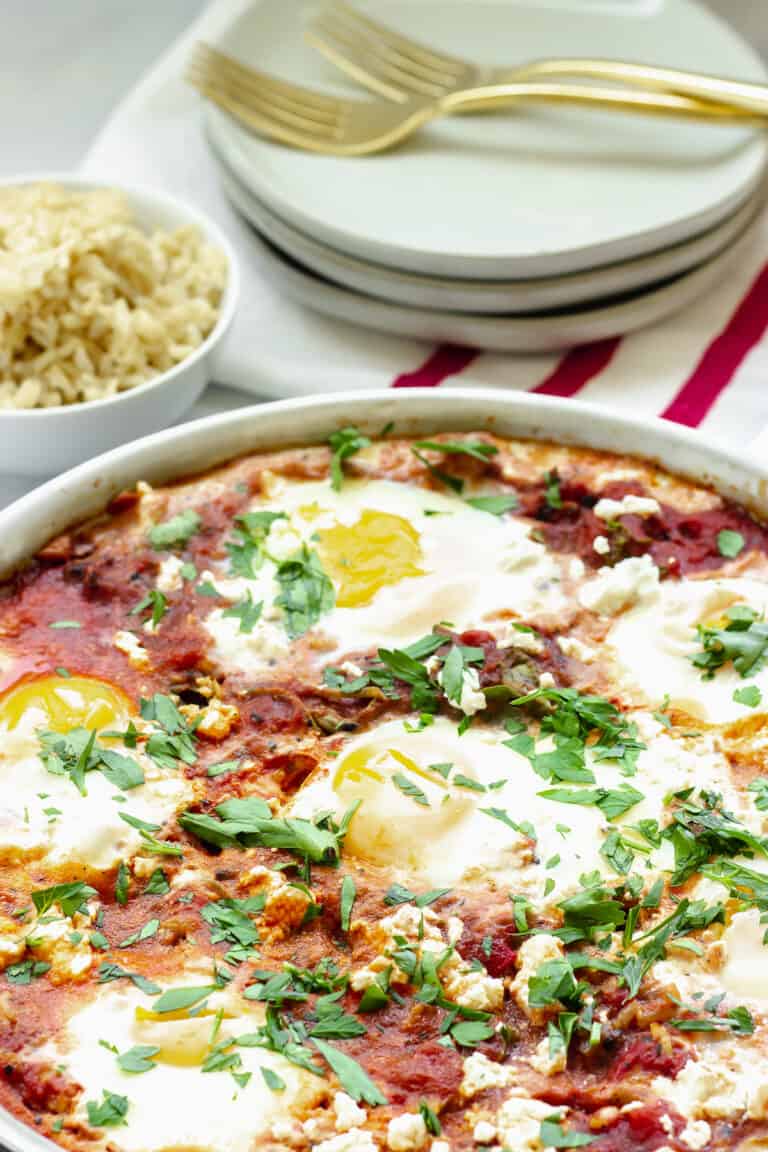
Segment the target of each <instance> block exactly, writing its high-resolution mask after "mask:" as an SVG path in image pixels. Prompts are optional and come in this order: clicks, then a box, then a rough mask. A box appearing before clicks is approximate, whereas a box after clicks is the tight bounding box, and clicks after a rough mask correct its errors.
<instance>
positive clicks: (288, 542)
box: [264, 519, 302, 562]
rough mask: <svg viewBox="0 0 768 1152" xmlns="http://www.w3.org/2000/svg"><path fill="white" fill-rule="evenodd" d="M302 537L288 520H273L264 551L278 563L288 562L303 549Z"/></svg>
mask: <svg viewBox="0 0 768 1152" xmlns="http://www.w3.org/2000/svg"><path fill="white" fill-rule="evenodd" d="M301 543H302V541H301V536H300V535H299V533H298V532H297V531H296V529H295V528H294V527H293V525H292V524H291V523H290V521H289V520H287V519H280V520H273V521H272V525H271V527H270V529H269V533H268V535H267V539H266V543H265V548H264V550H265V551H266V552H267V554H268V555H269V556H270V557H271V558H272V559H273V560H277V561H278V562H279V561H281V560H287V559H288V558H289V556H293V554H294V553H295V552H298V550H299V548H301Z"/></svg>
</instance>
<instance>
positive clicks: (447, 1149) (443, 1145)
mask: <svg viewBox="0 0 768 1152" xmlns="http://www.w3.org/2000/svg"><path fill="white" fill-rule="evenodd" d="M429 1152H451V1146H450V1144H449V1143H448V1141H447V1140H433V1141H432V1143H431V1144H430V1146H429Z"/></svg>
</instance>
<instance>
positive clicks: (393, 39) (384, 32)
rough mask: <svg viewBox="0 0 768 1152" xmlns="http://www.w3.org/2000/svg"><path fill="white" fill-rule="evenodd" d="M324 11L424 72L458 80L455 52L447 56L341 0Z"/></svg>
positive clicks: (461, 67) (463, 67) (460, 62)
mask: <svg viewBox="0 0 768 1152" xmlns="http://www.w3.org/2000/svg"><path fill="white" fill-rule="evenodd" d="M323 12H325V13H333V14H334V15H336V16H337V18H338V19H339V20H344V21H345V22H346V23H347V24H348V25H349V26H350V27H352V28H357V30H358V32H359V33H360V34H365V35H367V37H368V38H369V39H375V40H376V41H377V42H378V43H379V44H387V45H388V46H389V47H390V48H391V49H392V50H393V51H395V52H397V53H398V54H399V55H402V56H403V57H404V58H405V59H406V60H409V61H410V62H411V63H412V64H415V65H418V66H420V67H421V68H423V69H425V70H426V71H427V72H432V73H437V77H436V78H440V77H442V78H443V80H444V81H453V82H455V81H456V80H458V79H459V78H460V77H461V76H462V75H463V73H464V71H465V70H466V62H465V61H464V60H461V59H460V58H459V57H457V56H448V55H447V54H443V53H440V52H435V51H434V50H432V49H430V48H427V47H425V46H424V45H423V44H419V43H418V41H416V40H411V39H410V37H408V36H402V35H401V34H400V33H399V32H395V31H394V30H393V29H392V28H388V27H387V25H386V24H379V23H378V22H377V21H376V20H371V18H370V17H369V16H363V14H362V13H361V12H358V11H357V9H356V8H353V7H352V5H351V4H347V3H345V0H335V2H334V3H333V4H330V5H328V6H327V7H326V8H324V9H323Z"/></svg>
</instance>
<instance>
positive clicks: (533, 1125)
mask: <svg viewBox="0 0 768 1152" xmlns="http://www.w3.org/2000/svg"><path fill="white" fill-rule="evenodd" d="M564 1111H565V1109H563V1108H560V1109H558V1108H553V1107H552V1105H551V1104H547V1103H546V1101H545V1100H532V1099H530V1097H528V1096H508V1097H507V1099H506V1100H505V1101H504V1103H503V1104H502V1106H501V1108H500V1109H499V1112H498V1115H497V1116H496V1130H497V1133H498V1138H499V1143H500V1144H502V1145H504V1146H505V1147H508V1148H514V1149H515V1152H541V1149H542V1147H543V1145H542V1143H541V1139H540V1133H541V1122H542V1120H546V1119H547V1117H548V1116H552V1115H557V1114H558V1113H559V1114H560V1115H562V1114H563V1113H564Z"/></svg>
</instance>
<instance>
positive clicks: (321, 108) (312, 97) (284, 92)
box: [192, 44, 341, 121]
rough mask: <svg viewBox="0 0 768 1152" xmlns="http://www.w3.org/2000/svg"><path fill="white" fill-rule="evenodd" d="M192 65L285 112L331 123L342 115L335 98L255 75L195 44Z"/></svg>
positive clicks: (206, 45)
mask: <svg viewBox="0 0 768 1152" xmlns="http://www.w3.org/2000/svg"><path fill="white" fill-rule="evenodd" d="M192 61H193V62H194V63H195V64H197V65H198V66H199V67H201V68H202V69H203V70H204V71H210V72H211V73H212V74H213V75H215V76H217V77H225V76H226V77H231V78H232V79H233V80H236V81H237V82H238V83H239V84H242V85H243V87H244V89H246V90H252V91H254V93H256V94H258V95H259V96H269V97H270V99H274V100H280V101H282V102H283V103H284V106H285V107H286V108H292V109H294V110H295V111H296V112H300V113H303V114H305V115H307V116H311V117H313V118H317V119H326V120H329V121H330V120H333V119H336V118H337V117H338V116H339V114H340V112H341V103H340V101H339V100H338V99H336V98H335V97H333V96H326V95H325V94H324V93H322V92H314V91H312V90H311V89H309V88H302V87H300V86H299V85H298V84H290V83H288V81H286V80H280V79H278V78H277V77H276V76H268V75H267V74H266V73H264V72H257V71H256V70H255V69H253V68H248V67H247V66H246V65H245V64H241V63H240V62H239V61H238V60H235V59H233V57H231V56H227V55H225V54H224V53H223V52H219V51H217V49H215V48H212V47H211V46H210V45H209V44H198V45H197V46H196V48H195V51H194V53H193V56H192Z"/></svg>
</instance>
